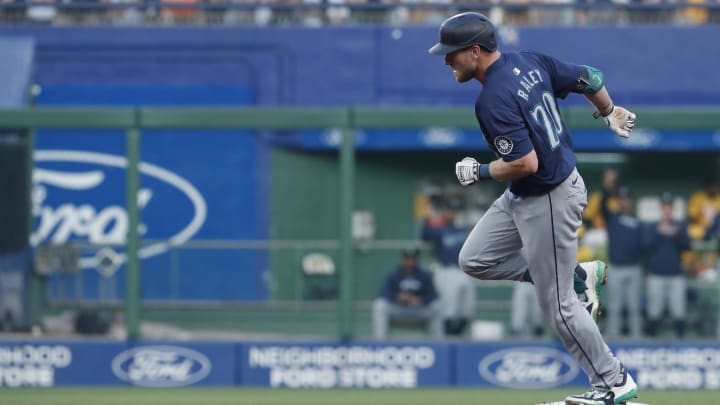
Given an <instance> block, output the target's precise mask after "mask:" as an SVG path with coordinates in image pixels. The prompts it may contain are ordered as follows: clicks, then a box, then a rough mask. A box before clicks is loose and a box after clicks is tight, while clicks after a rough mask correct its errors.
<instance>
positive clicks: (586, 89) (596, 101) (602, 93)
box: [571, 66, 637, 138]
mask: <svg viewBox="0 0 720 405" xmlns="http://www.w3.org/2000/svg"><path fill="white" fill-rule="evenodd" d="M578 70H579V76H578V78H577V81H576V83H575V87H574V88H573V89H572V90H571V91H572V92H574V93H580V94H583V95H584V96H585V98H586V99H587V100H588V101H589V102H590V104H592V105H593V107H595V113H593V117H595V118H600V117H602V118H603V119H604V120H605V123H606V124H607V126H608V128H610V129H611V130H612V131H613V132H615V133H616V134H617V135H618V136H621V137H623V138H629V137H630V132H631V131H632V130H633V128H634V127H635V119H636V118H637V117H636V116H635V113H633V112H631V111H630V110H628V109H626V108H623V107H620V106H616V105H615V104H614V103H613V101H612V98H611V97H610V93H609V92H608V90H607V88H606V87H605V75H604V74H603V72H601V71H600V70H598V69H596V68H594V67H592V66H579V69H578Z"/></svg>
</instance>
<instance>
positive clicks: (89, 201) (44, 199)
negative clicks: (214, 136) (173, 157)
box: [31, 150, 207, 269]
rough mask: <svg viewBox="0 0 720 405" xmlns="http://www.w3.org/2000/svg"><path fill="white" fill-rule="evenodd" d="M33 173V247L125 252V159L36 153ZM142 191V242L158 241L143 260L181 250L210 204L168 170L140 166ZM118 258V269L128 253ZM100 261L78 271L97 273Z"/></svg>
mask: <svg viewBox="0 0 720 405" xmlns="http://www.w3.org/2000/svg"><path fill="white" fill-rule="evenodd" d="M34 159H35V162H36V164H37V167H36V168H35V170H34V172H33V190H32V203H33V217H34V218H35V224H36V226H35V230H34V232H33V234H32V236H31V242H32V244H33V245H35V246H37V245H39V244H41V243H44V242H50V243H53V244H64V243H68V242H70V241H73V240H87V241H88V242H89V243H90V244H93V245H98V246H99V245H114V246H116V247H115V248H116V249H118V247H117V246H121V245H122V244H124V243H125V239H126V236H127V231H128V225H129V220H128V213H127V211H126V209H125V195H124V191H125V169H126V167H127V159H126V158H125V157H124V156H118V155H111V154H106V153H98V152H91V151H80V150H38V151H35V153H34ZM139 171H140V175H141V184H142V187H141V188H140V190H139V192H138V206H139V209H140V210H141V213H142V214H141V215H142V218H143V222H142V223H141V224H140V226H139V228H138V233H139V234H140V236H142V237H144V238H149V239H156V240H157V241H156V242H153V243H149V244H146V245H144V246H142V248H141V249H140V251H139V254H140V257H141V258H146V257H151V256H155V255H158V254H161V253H164V252H165V251H167V250H168V249H169V248H170V247H171V246H176V245H181V244H182V243H184V242H186V241H188V240H189V239H191V238H192V237H193V235H195V234H196V233H197V232H198V231H199V230H200V228H201V227H202V226H203V224H204V223H205V219H206V217H207V204H206V203H205V199H204V198H203V196H202V194H200V192H199V191H198V189H197V188H196V187H195V186H194V185H193V184H192V183H190V182H189V181H188V180H187V179H185V178H183V177H181V176H180V175H178V174H177V173H174V172H172V171H170V170H169V169H166V168H163V167H160V166H157V165H154V164H150V163H148V162H140V163H139ZM111 253H113V255H112V256H117V259H116V260H115V261H116V262H117V265H119V264H122V263H123V262H124V261H125V253H124V252H122V251H120V252H117V253H115V252H111ZM101 259H102V257H94V256H86V257H81V258H80V263H79V266H80V268H83V269H86V268H95V267H97V266H98V262H99V261H101Z"/></svg>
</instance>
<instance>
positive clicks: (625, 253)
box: [601, 171, 643, 339]
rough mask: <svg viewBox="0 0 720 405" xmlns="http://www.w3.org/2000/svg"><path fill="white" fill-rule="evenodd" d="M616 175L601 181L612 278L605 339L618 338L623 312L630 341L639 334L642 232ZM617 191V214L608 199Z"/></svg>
mask: <svg viewBox="0 0 720 405" xmlns="http://www.w3.org/2000/svg"><path fill="white" fill-rule="evenodd" d="M617 183H618V176H617V172H615V171H608V172H606V173H605V177H604V179H603V194H602V202H601V211H602V216H603V218H604V220H605V227H606V230H607V239H608V261H609V264H610V268H611V269H612V277H608V283H609V284H608V288H607V325H606V326H607V327H606V330H605V332H606V334H607V336H608V337H611V338H615V337H618V336H620V331H621V325H622V324H623V322H622V311H623V310H626V311H627V315H628V319H627V321H628V329H629V331H630V336H631V337H632V338H635V339H638V338H640V337H641V335H642V314H641V305H640V302H641V297H642V280H643V270H642V266H641V263H642V254H643V243H642V240H643V239H642V238H643V229H642V224H641V223H640V220H639V219H638V218H637V216H635V212H634V211H635V210H634V208H633V200H632V196H631V195H630V189H628V187H627V186H619V187H618V185H617ZM613 190H617V191H616V194H617V201H618V211H617V212H613V211H611V210H610V208H609V199H610V197H611V195H612V193H613Z"/></svg>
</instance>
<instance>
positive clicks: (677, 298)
mask: <svg viewBox="0 0 720 405" xmlns="http://www.w3.org/2000/svg"><path fill="white" fill-rule="evenodd" d="M660 204H661V217H660V221H659V222H657V223H654V224H650V225H649V226H648V230H647V236H646V241H647V266H648V272H649V274H648V278H647V300H648V310H647V312H648V313H647V315H648V325H647V332H648V335H650V336H656V335H657V334H658V332H659V329H660V326H661V325H662V321H663V319H662V315H663V311H664V310H665V309H666V308H667V309H668V310H669V311H670V316H671V317H672V321H673V328H674V330H675V336H677V337H683V336H684V335H685V326H686V322H685V318H686V314H687V281H686V279H685V271H684V268H683V264H682V253H683V252H684V251H686V250H688V249H690V239H689V238H688V232H687V226H686V225H685V224H684V223H681V222H678V221H676V220H675V219H673V205H674V197H673V195H672V194H670V193H667V192H665V193H663V194H662V195H661V197H660Z"/></svg>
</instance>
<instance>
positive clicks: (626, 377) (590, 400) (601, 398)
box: [565, 367, 638, 405]
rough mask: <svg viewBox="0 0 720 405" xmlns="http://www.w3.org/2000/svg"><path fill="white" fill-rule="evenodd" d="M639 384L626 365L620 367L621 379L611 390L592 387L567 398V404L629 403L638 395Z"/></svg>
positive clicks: (612, 404)
mask: <svg viewBox="0 0 720 405" xmlns="http://www.w3.org/2000/svg"><path fill="white" fill-rule="evenodd" d="M637 392H638V389H637V384H635V380H633V378H632V376H631V375H630V374H628V372H627V371H625V367H623V368H622V369H620V381H619V382H617V383H616V384H615V385H613V386H612V387H611V388H610V389H609V390H607V389H602V388H592V389H591V390H590V391H588V392H586V393H584V394H580V395H571V396H569V397H567V398H565V405H616V404H627V401H628V400H629V399H632V398H635V397H637Z"/></svg>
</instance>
